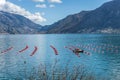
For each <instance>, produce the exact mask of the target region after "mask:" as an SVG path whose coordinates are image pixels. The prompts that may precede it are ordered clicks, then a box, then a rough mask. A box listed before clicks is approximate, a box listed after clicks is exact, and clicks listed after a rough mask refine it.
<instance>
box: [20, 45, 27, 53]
mask: <svg viewBox="0 0 120 80" xmlns="http://www.w3.org/2000/svg"><path fill="white" fill-rule="evenodd" d="M27 49H28V46H26V47H25V48H23V49H22V50H20V51H19V52H20V53H21V52H23V51H25V50H27Z"/></svg>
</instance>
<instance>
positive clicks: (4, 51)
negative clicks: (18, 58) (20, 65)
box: [1, 47, 13, 53]
mask: <svg viewBox="0 0 120 80" xmlns="http://www.w3.org/2000/svg"><path fill="white" fill-rule="evenodd" d="M12 49H13V47H10V48H8V49H6V50H3V51H1V53H6V52H8V51H10V50H12Z"/></svg>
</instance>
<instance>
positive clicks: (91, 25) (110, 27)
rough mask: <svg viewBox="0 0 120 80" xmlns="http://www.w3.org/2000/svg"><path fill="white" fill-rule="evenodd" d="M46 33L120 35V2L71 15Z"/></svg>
mask: <svg viewBox="0 0 120 80" xmlns="http://www.w3.org/2000/svg"><path fill="white" fill-rule="evenodd" d="M46 33H120V0H113V1H110V2H107V3H104V4H103V5H102V6H100V7H99V8H97V9H95V10H91V11H82V12H80V13H78V14H74V15H69V16H67V17H66V18H64V19H62V20H60V21H58V22H56V23H54V24H52V25H50V26H49V28H48V29H47V31H46Z"/></svg>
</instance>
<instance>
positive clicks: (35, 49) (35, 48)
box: [30, 46, 38, 56]
mask: <svg viewBox="0 0 120 80" xmlns="http://www.w3.org/2000/svg"><path fill="white" fill-rule="evenodd" d="M37 49H38V48H37V47H36V46H35V47H34V51H33V52H32V53H31V54H30V56H33V55H34V54H35V53H36V51H37Z"/></svg>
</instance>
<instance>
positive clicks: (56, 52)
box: [50, 45, 58, 55]
mask: <svg viewBox="0 0 120 80" xmlns="http://www.w3.org/2000/svg"><path fill="white" fill-rule="evenodd" d="M50 47H51V48H52V49H53V50H54V53H55V55H58V51H57V49H56V48H55V47H53V46H52V45H50Z"/></svg>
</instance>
